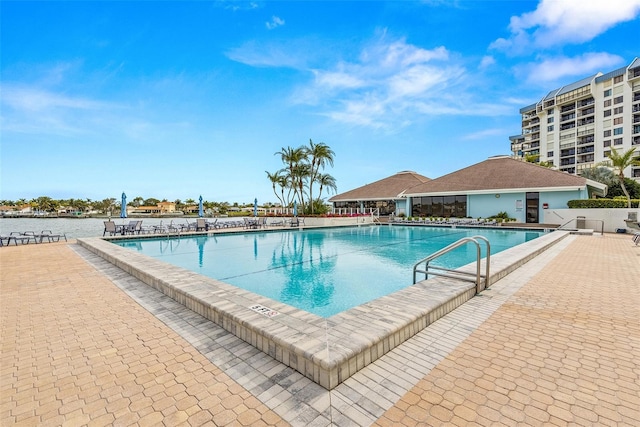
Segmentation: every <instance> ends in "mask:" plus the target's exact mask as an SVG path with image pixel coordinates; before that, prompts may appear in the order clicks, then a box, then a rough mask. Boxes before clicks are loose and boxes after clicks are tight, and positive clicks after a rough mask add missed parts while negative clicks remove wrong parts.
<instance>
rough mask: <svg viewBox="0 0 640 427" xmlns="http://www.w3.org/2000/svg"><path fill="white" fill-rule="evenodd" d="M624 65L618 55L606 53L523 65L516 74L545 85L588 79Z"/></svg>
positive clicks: (561, 57)
mask: <svg viewBox="0 0 640 427" xmlns="http://www.w3.org/2000/svg"><path fill="white" fill-rule="evenodd" d="M622 64H624V58H621V57H620V56H617V55H612V54H609V53H604V52H602V53H585V54H584V55H580V56H577V57H573V58H568V57H565V56H558V57H551V58H546V59H545V60H543V61H539V62H533V63H529V64H523V65H520V66H518V67H516V74H520V75H521V76H522V77H523V78H525V79H526V80H527V82H529V83H540V84H543V85H544V84H547V83H549V82H556V81H559V80H561V79H565V78H568V77H587V76H588V75H589V74H590V73H594V74H595V73H597V72H598V71H603V70H604V71H607V70H610V69H612V67H615V66H616V65H622Z"/></svg>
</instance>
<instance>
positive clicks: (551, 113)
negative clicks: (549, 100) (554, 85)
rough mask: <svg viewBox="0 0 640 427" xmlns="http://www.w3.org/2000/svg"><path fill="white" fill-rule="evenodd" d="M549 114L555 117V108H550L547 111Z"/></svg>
mask: <svg viewBox="0 0 640 427" xmlns="http://www.w3.org/2000/svg"><path fill="white" fill-rule="evenodd" d="M547 114H548V115H550V116H551V115H553V108H549V109H548V110H547Z"/></svg>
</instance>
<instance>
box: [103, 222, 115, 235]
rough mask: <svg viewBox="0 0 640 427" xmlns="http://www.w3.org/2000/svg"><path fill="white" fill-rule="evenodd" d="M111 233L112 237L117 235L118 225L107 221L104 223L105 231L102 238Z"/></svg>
mask: <svg viewBox="0 0 640 427" xmlns="http://www.w3.org/2000/svg"><path fill="white" fill-rule="evenodd" d="M107 233H109V235H110V236H113V235H115V234H116V223H115V222H113V221H105V222H104V231H103V232H102V237H104V235H105V234H107Z"/></svg>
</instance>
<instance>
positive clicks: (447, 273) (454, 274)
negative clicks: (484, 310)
mask: <svg viewBox="0 0 640 427" xmlns="http://www.w3.org/2000/svg"><path fill="white" fill-rule="evenodd" d="M477 239H480V240H482V241H484V242H485V244H486V245H487V257H486V272H485V275H484V276H483V275H482V274H480V259H481V258H482V251H481V249H480V244H479V243H478V240H477ZM467 243H473V244H475V245H476V272H475V274H473V273H469V272H466V271H460V270H452V269H449V268H444V267H439V266H437V265H432V266H430V265H429V263H430V262H431V261H433V260H434V259H436V258H439V257H440V256H442V255H444V254H446V253H448V252H451V251H452V250H454V249H456V248H458V247H460V246H462V245H465V244H467ZM423 263H424V264H425V267H424V270H420V269H418V266H420V265H421V264H423ZM490 264H491V244H490V243H489V239H487V238H486V237H484V236H472V237H463V238H462V239H460V240H457V241H455V242H453V243H452V244H450V245H449V246H446V247H444V248H442V249H440V250H439V251H437V252H434V253H433V254H431V255H429V256H428V257H426V258H423V259H421V260H420V261H418V262H417V263H415V265H414V266H413V283H414V284H415V283H416V282H417V280H416V273H423V274H424V279H425V280H427V279H428V278H429V274H431V275H434V276H444V277H451V278H454V279H460V280H466V281H469V282H475V284H476V292H481V291H482V289H480V285H481V283H482V282H481V279H482V278H484V283H485V286H484V289H486V288H488V287H489V285H490V276H489V266H490ZM429 268H431V271H430V270H429ZM433 269H436V270H439V271H433ZM469 276H471V277H469ZM474 277H475V278H474Z"/></svg>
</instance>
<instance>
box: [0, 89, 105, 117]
mask: <svg viewBox="0 0 640 427" xmlns="http://www.w3.org/2000/svg"><path fill="white" fill-rule="evenodd" d="M2 103H3V104H4V105H6V106H7V107H10V108H12V109H15V110H22V111H30V112H37V111H43V110H49V109H55V108H63V109H76V110H96V109H100V108H104V107H105V106H106V104H104V103H102V102H97V101H93V100H91V99H87V98H82V97H70V96H66V95H61V94H58V93H55V92H51V91H48V90H44V89H40V88H36V87H28V86H25V87H20V86H14V85H10V84H9V85H6V84H4V85H2Z"/></svg>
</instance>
